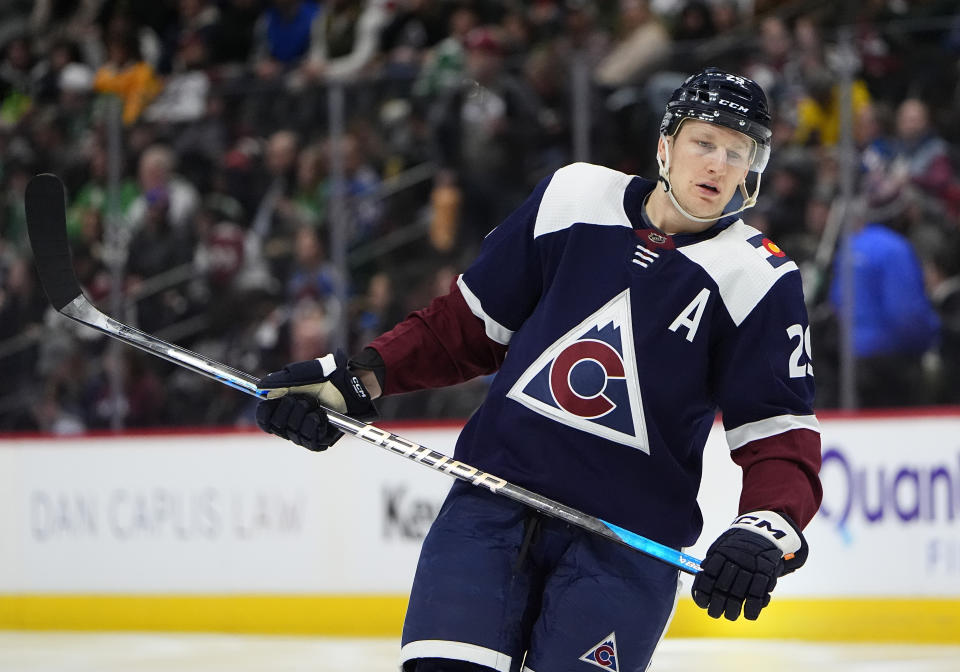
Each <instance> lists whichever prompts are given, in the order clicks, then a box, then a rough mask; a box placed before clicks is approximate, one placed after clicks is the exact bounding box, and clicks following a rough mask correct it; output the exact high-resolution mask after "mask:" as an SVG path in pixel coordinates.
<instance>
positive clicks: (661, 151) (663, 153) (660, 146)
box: [657, 133, 670, 161]
mask: <svg viewBox="0 0 960 672" xmlns="http://www.w3.org/2000/svg"><path fill="white" fill-rule="evenodd" d="M669 141H670V140H669V139H668V138H667V136H665V135H664V134H663V133H661V134H660V140H659V141H658V142H657V156H659V157H660V160H661V161H666V160H667V149H666V147H665V146H664V145H665V144H666V143H667V142H669Z"/></svg>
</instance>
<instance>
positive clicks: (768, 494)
mask: <svg viewBox="0 0 960 672" xmlns="http://www.w3.org/2000/svg"><path fill="white" fill-rule="evenodd" d="M730 456H731V457H732V458H733V461H734V462H736V463H737V464H738V465H740V468H741V469H743V489H742V490H741V492H740V513H746V512H748V511H762V510H766V511H781V512H783V513H786V514H787V515H788V516H790V518H792V519H793V521H794V522H795V523H796V524H797V525H799V526H800V528H801V529H802V528H804V527H806V525H807V523H809V522H810V520H811V519H812V518H813V516H814V514H816V512H817V510H818V509H819V508H820V500H821V499H822V498H823V488H822V487H821V485H820V476H819V473H820V434H818V433H817V432H814V431H813V430H810V429H792V430H790V431H787V432H784V433H782V434H777V435H775V436H770V437H767V438H764V439H757V440H755V441H751V442H750V443H747V444H744V445H743V446H740V447H739V448H737V449H736V450H734V451H733V452H732V453H731V454H730Z"/></svg>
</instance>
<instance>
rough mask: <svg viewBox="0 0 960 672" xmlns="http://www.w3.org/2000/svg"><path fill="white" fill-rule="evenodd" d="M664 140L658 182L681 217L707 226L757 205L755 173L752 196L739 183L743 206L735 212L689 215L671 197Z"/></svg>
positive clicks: (668, 148)
mask: <svg viewBox="0 0 960 672" xmlns="http://www.w3.org/2000/svg"><path fill="white" fill-rule="evenodd" d="M661 137H663V139H664V143H663V151H664V153H665V154H666V161H664V160H662V159H661V158H660V152H657V166H658V167H659V169H660V178H659V181H660V182H663V190H664V191H665V192H667V196H668V197H669V198H670V202H671V203H673V207H675V208H676V209H677V211H679V212H680V214H681V215H683V216H684V217H686V218H687V219H690V220H693V221H694V222H700V223H703V224H708V223H710V222H715V221H717V220H718V219H720V217H729V216H730V215H736V214H738V213H741V212H743V211H744V210H746V209H747V208H752V207H753V206H755V205H756V204H757V196H758V195H759V194H760V173H757V184H756V186H755V187H754V189H753V193H752V194H747V182H746V180H744V181H743V182H741V183H740V187H739V188H740V195H741V196H743V205H741V206H740V207H739V208H738V209H737V210H734V211H733V212H725V213H723V214H722V215H720V217H712V218H711V217H697V216H696V215H691V214H690V213H689V212H687V210H686V209H685V208H684V207H683V206H682V205H680V202H679V201H678V200H677V197H676V196H674V195H673V187H672V186H670V143H669V142H667V140H668V138H667V137H666V136H661Z"/></svg>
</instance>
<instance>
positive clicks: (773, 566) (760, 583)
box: [693, 511, 807, 621]
mask: <svg viewBox="0 0 960 672" xmlns="http://www.w3.org/2000/svg"><path fill="white" fill-rule="evenodd" d="M806 559H807V541H806V539H804V538H803V535H802V534H801V533H800V529H799V528H798V527H797V526H796V525H795V524H794V522H793V521H792V520H790V518H789V517H788V516H787V515H786V514H782V513H776V512H774V511H752V512H750V513H745V514H743V515H741V516H739V517H738V518H737V519H736V520H735V521H733V524H731V525H730V527H729V528H728V529H727V531H726V532H724V533H723V534H721V535H720V536H719V537H718V538H717V540H716V541H714V542H713V544H711V546H710V548H709V549H707V555H706V557H705V558H704V559H703V563H702V565H701V566H702V567H703V571H701V572H700V573H699V574H697V576H696V578H694V580H693V601H694V602H696V603H697V606H699V607H702V608H703V609H706V610H707V613H708V614H709V615H710V616H712V617H713V618H720V616H721V615H723V616H725V617H726V618H727V620H730V621H735V620H737V617H738V616H740V610H741V608H742V609H743V615H744V617H745V618H747V619H749V620H751V621H755V620H757V617H758V616H759V615H760V610H761V609H763V608H764V607H765V606H767V605H768V604H770V592H771V591H772V590H773V589H774V587H775V586H776V585H777V579H778V578H779V577H780V576H783V575H784V574H789V573H790V572H792V571H794V570H795V569H797V568H798V567H800V566H801V565H803V563H804V562H805V561H806Z"/></svg>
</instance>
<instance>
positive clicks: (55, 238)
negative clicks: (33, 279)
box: [25, 173, 700, 574]
mask: <svg viewBox="0 0 960 672" xmlns="http://www.w3.org/2000/svg"><path fill="white" fill-rule="evenodd" d="M25 206H26V214H27V230H28V234H29V237H30V246H31V247H32V248H33V255H34V261H35V263H36V266H37V271H38V273H39V275H40V284H41V285H43V289H44V291H45V292H46V294H47V298H49V299H50V303H51V304H53V307H54V308H56V309H57V311H58V312H60V313H61V314H62V315H66V316H67V317H69V318H70V319H72V320H75V321H77V322H80V323H81V324H85V325H87V326H88V327H93V328H94V329H96V330H98V331H101V332H103V333H104V334H106V335H107V336H110V337H111V338H115V339H117V340H120V341H123V342H124V343H127V344H129V345H132V346H134V347H137V348H140V349H141V350H145V351H146V352H149V353H150V354H152V355H156V356H158V357H161V358H163V359H166V360H167V361H170V362H172V363H174V364H176V365H178V366H182V367H184V368H186V369H189V370H191V371H194V372H196V373H199V374H202V375H204V376H207V377H208V378H212V379H214V380H216V381H218V382H220V383H223V384H225V385H229V386H230V387H233V388H236V389H238V390H240V391H241V392H245V393H247V394H249V395H252V396H254V397H258V398H261V399H265V398H266V396H267V391H266V390H261V389H259V378H256V377H255V376H252V375H250V374H249V373H244V372H243V371H239V370H237V369H234V368H231V367H229V366H226V365H224V364H221V363H219V362H216V361H213V360H212V359H208V358H207V357H204V356H203V355H199V354H197V353H195V352H191V351H190V350H187V349H185V348H181V347H180V346H177V345H173V344H171V343H167V342H166V341H163V340H161V339H159V338H157V337H156V336H151V335H150V334H147V333H144V332H142V331H140V330H139V329H134V328H133V327H129V326H127V325H125V324H122V323H120V322H117V321H116V320H114V319H112V318H110V317H108V316H107V315H104V314H103V313H102V312H100V311H99V310H97V309H96V308H95V307H93V305H91V304H90V302H89V301H87V299H86V297H85V296H84V295H83V291H82V290H81V289H80V283H79V281H78V280H77V276H76V274H75V273H74V271H73V265H72V263H71V260H70V246H69V243H68V241H67V226H66V195H65V190H64V187H63V183H62V182H61V181H60V178H58V177H57V176H56V175H52V174H49V173H44V174H42V175H37V176H36V177H34V178H32V179H31V180H30V182H29V183H28V184H27V190H26V197H25ZM325 410H326V412H327V416H328V417H329V419H330V422H331V423H332V424H333V425H334V426H335V427H336V428H337V429H340V430H341V431H343V432H346V433H348V434H352V435H353V436H355V437H357V438H358V439H362V440H363V441H366V442H367V443H370V444H373V445H375V446H379V447H380V448H384V449H386V450H388V451H390V452H392V453H397V454H399V455H402V456H403V457H406V458H407V459H409V460H413V461H414V462H418V463H420V464H423V465H426V466H428V467H430V468H431V469H434V470H436V471H441V472H443V473H445V474H448V475H450V476H453V477H454V478H457V479H460V480H462V481H466V482H467V483H470V484H472V485H475V486H478V487H482V488H486V489H487V490H489V491H490V492H493V493H496V494H498V495H503V496H505V497H509V498H510V499H513V500H515V501H517V502H520V503H522V504H525V505H527V506H529V507H531V508H533V509H536V510H537V511H540V512H542V513H545V514H546V515H548V516H552V517H554V518H559V519H560V520H563V521H564V522H567V523H570V524H571V525H576V526H578V527H581V528H583V529H585V530H589V531H590V532H593V533H595V534H597V535H599V536H601V537H606V538H607V539H610V540H612V541H616V542H618V543H620V544H623V545H625V546H629V547H630V548H633V549H635V550H638V551H640V552H641V553H645V554H646V555H649V556H652V557H654V558H657V559H659V560H662V561H663V562H666V563H668V564H670V565H672V566H674V567H676V568H677V569H679V570H681V571H683V572H686V573H688V574H696V573H698V572H699V571H700V561H699V560H697V559H696V558H694V557H693V556H690V555H687V554H686V553H682V552H680V551H678V550H676V549H674V548H670V547H669V546H665V545H663V544H660V543H658V542H656V541H653V540H651V539H647V538H646V537H642V536H640V535H639V534H635V533H633V532H630V531H629V530H625V529H624V528H622V527H619V526H617V525H614V524H613V523H608V522H606V521H604V520H601V519H600V518H595V517H593V516H590V515H588V514H586V513H583V512H581V511H578V510H576V509H573V508H571V507H569V506H566V505H564V504H561V503H559V502H556V501H554V500H552V499H548V498H547V497H543V496H542V495H538V494H537V493H535V492H531V491H530V490H527V489H525V488H522V487H520V486H517V485H514V484H512V483H509V482H507V481H505V480H503V479H502V478H498V477H497V476H493V475H492V474H488V473H486V472H484V471H481V470H479V469H477V468H475V467H471V466H470V465H468V464H464V463H463V462H460V461H459V460H454V459H452V458H450V457H448V456H447V455H444V454H443V453H439V452H437V451H435V450H431V449H429V448H427V447H426V446H421V445H420V444H418V443H414V442H413V441H410V440H408V439H404V438H403V437H400V436H397V435H396V434H393V433H392V432H388V431H386V430H384V429H380V428H379V427H375V426H373V425H368V424H366V423H363V422H360V421H358V420H354V419H353V418H351V417H349V416H346V415H342V414H340V413H337V412H335V411H331V410H329V409H325Z"/></svg>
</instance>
